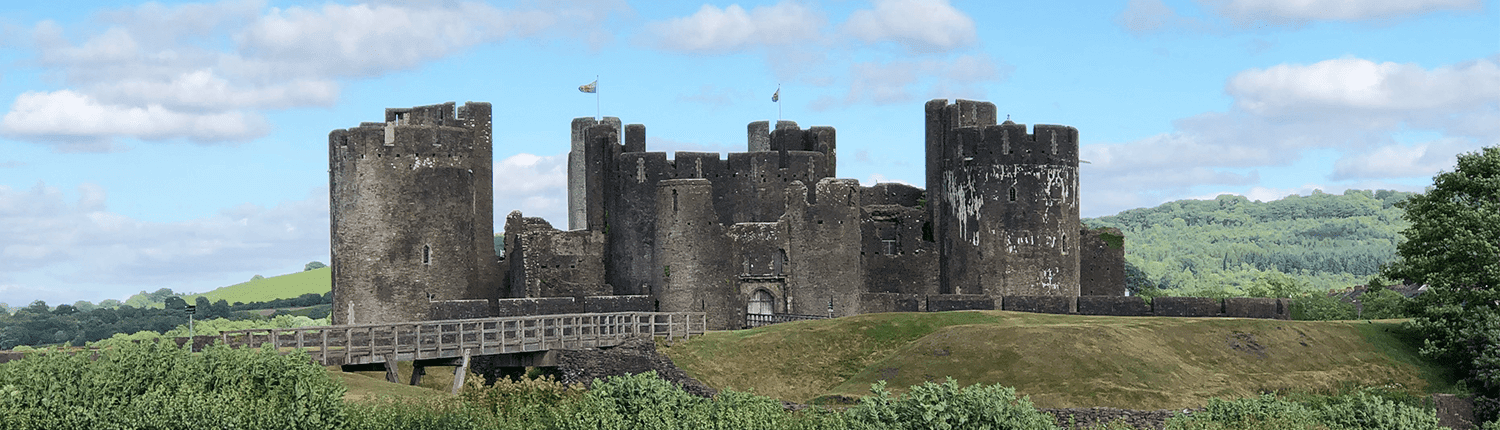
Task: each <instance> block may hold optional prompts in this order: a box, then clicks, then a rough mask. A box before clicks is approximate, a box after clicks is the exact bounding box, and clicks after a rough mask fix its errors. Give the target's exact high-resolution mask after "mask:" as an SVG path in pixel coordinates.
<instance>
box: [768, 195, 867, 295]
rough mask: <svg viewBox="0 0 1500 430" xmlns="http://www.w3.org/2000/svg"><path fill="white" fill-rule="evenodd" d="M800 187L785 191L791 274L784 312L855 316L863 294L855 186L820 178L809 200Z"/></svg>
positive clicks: (859, 206)
mask: <svg viewBox="0 0 1500 430" xmlns="http://www.w3.org/2000/svg"><path fill="white" fill-rule="evenodd" d="M804 188H805V185H803V183H802V182H800V181H799V182H793V183H792V184H791V185H790V186H788V187H787V189H788V191H787V204H786V208H787V209H786V215H784V216H782V217H781V222H782V223H784V224H785V225H786V229H787V237H788V241H789V242H790V248H788V249H787V257H788V260H789V261H788V262H787V265H788V267H789V270H788V272H789V274H788V276H787V284H788V286H789V287H788V288H789V290H790V291H789V292H788V293H787V297H788V299H787V301H788V304H789V305H788V307H787V308H788V312H787V313H791V314H802V315H825V314H828V313H830V311H829V308H830V306H831V307H832V312H831V313H832V314H833V316H847V315H855V314H859V313H861V312H860V307H859V304H860V300H859V296H860V294H861V293H864V292H865V290H864V287H865V278H864V275H865V273H864V267H863V265H862V264H861V256H860V255H859V252H860V249H859V247H858V246H856V244H859V243H860V242H861V237H862V233H863V228H862V225H863V223H862V222H861V221H862V219H863V216H862V210H861V205H860V195H861V192H860V187H859V182H858V181H855V180H852V179H831V178H828V179H823V180H820V181H818V182H817V184H816V185H815V189H814V190H815V191H814V193H813V194H812V198H811V199H806V198H803V197H802V195H803V194H804V191H803V189H804Z"/></svg>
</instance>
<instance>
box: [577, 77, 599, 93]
mask: <svg viewBox="0 0 1500 430" xmlns="http://www.w3.org/2000/svg"><path fill="white" fill-rule="evenodd" d="M578 91H580V92H585V93H598V92H599V80H598V79H595V80H594V82H589V83H588V84H586V85H579V86H578Z"/></svg>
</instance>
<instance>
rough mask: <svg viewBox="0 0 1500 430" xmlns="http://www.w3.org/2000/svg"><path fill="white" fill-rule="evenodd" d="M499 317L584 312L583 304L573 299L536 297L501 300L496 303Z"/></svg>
mask: <svg viewBox="0 0 1500 430" xmlns="http://www.w3.org/2000/svg"><path fill="white" fill-rule="evenodd" d="M495 303H496V306H495V314H494V316H497V317H519V316H527V315H550V314H576V313H580V312H583V304H582V303H579V301H578V299H575V298H572V297H535V298H524V299H499V300H496V301H495Z"/></svg>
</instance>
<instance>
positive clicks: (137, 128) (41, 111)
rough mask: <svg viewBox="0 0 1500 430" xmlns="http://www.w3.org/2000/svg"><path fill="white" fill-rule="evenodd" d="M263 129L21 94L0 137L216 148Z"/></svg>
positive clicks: (0, 124)
mask: <svg viewBox="0 0 1500 430" xmlns="http://www.w3.org/2000/svg"><path fill="white" fill-rule="evenodd" d="M268 128H269V126H268V125H267V124H266V122H265V120H264V119H262V118H261V117H260V116H259V115H255V114H251V113H246V112H243V111H224V112H206V113H204V112H182V111H174V110H171V109H167V108H165V107H163V106H161V105H157V104H148V105H145V106H131V105H114V104H104V103H100V102H99V101H98V100H95V99H94V98H93V97H90V96H88V95H84V94H79V93H76V92H73V91H69V90H62V91H54V92H27V93H23V94H21V95H20V96H18V97H16V102H15V104H13V105H11V110H10V112H7V113H6V114H5V117H4V119H0V133H4V134H5V135H7V136H13V137H18V138H42V139H46V140H60V141H64V142H80V141H83V142H88V141H92V140H95V139H97V138H99V137H101V136H113V135H129V136H135V137H138V138H142V139H147V140H161V139H172V138H187V139H190V140H193V141H198V142H222V141H234V140H242V139H248V138H253V137H259V136H261V135H264V134H265V133H266V131H267V129H268Z"/></svg>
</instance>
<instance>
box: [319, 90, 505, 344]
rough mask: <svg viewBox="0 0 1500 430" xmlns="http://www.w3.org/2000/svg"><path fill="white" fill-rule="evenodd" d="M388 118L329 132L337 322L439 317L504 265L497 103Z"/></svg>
mask: <svg viewBox="0 0 1500 430" xmlns="http://www.w3.org/2000/svg"><path fill="white" fill-rule="evenodd" d="M385 116H386V117H385V122H376V123H370V122H367V123H363V124H361V125H360V126H359V127H354V128H350V129H345V130H334V131H332V132H330V133H329V134H328V161H329V194H330V202H331V204H330V207H329V218H330V221H331V224H332V225H331V227H332V228H331V252H332V255H331V257H332V261H333V299H334V305H333V323H334V324H366V323H389V322H403V321H421V320H426V319H429V315H428V312H429V310H430V308H431V304H430V302H431V301H434V300H452V299H463V298H479V297H486V296H487V294H486V291H485V289H486V287H488V286H490V285H489V284H490V283H491V282H492V281H491V278H492V277H493V272H494V270H495V268H494V266H495V257H494V253H493V252H492V249H493V236H494V215H493V213H494V212H493V211H494V208H493V203H492V200H491V199H492V197H491V195H492V194H491V193H492V191H491V188H492V182H491V171H490V168H491V167H490V166H491V157H492V155H491V142H490V105H489V104H488V103H472V102H471V103H466V104H464V106H463V107H462V108H458V109H455V106H454V104H453V103H446V104H441V105H432V106H421V107H415V108H410V109H386V115H385Z"/></svg>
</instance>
